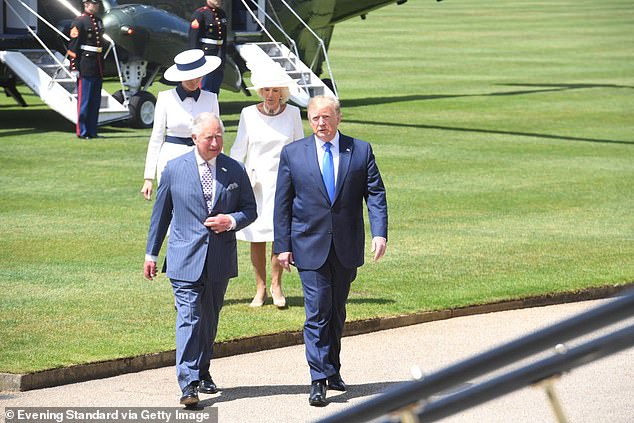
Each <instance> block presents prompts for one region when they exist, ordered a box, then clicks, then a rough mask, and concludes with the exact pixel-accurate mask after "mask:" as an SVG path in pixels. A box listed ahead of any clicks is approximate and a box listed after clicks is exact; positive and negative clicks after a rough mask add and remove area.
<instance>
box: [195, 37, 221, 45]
mask: <svg viewBox="0 0 634 423" xmlns="http://www.w3.org/2000/svg"><path fill="white" fill-rule="evenodd" d="M200 42H201V43H203V44H215V45H217V46H221V45H222V40H212V39H211V38H201V39H200Z"/></svg>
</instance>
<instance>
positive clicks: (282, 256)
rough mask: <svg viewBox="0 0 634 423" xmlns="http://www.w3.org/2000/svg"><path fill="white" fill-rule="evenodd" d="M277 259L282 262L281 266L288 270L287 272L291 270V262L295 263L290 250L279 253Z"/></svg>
mask: <svg viewBox="0 0 634 423" xmlns="http://www.w3.org/2000/svg"><path fill="white" fill-rule="evenodd" d="M277 261H278V262H279V263H280V266H282V269H284V270H286V271H287V272H290V271H291V264H295V262H294V261H293V253H291V252H290V251H289V252H285V253H279V254H278V255H277Z"/></svg>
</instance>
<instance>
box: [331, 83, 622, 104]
mask: <svg viewBox="0 0 634 423" xmlns="http://www.w3.org/2000/svg"><path fill="white" fill-rule="evenodd" d="M497 85H498V86H501V87H532V88H533V89H524V90H516V91H501V92H492V93H484V94H429V95H422V94H418V95H404V96H397V97H373V98H358V99H351V100H342V101H341V105H342V107H344V108H348V107H363V106H375V105H380V104H389V103H403V102H408V101H420V100H439V99H445V98H467V97H503V96H512V95H526V94H541V93H548V92H558V91H568V90H579V89H591V88H625V89H634V87H632V86H629V85H615V84H524V83H509V84H497Z"/></svg>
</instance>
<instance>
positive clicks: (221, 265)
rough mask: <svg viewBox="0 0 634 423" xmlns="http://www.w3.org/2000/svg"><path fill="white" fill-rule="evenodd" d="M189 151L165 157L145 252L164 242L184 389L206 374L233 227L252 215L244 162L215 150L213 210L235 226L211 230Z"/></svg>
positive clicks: (230, 270) (232, 265)
mask: <svg viewBox="0 0 634 423" xmlns="http://www.w3.org/2000/svg"><path fill="white" fill-rule="evenodd" d="M197 166H198V165H197V163H196V156H195V153H194V152H193V151H192V152H190V153H187V154H185V155H183V156H180V157H178V158H176V159H174V160H171V161H170V162H168V164H167V166H166V167H165V170H164V171H163V174H162V176H161V183H160V185H159V187H158V191H157V194H156V203H155V204H154V209H153V210H152V217H151V220H150V230H149V234H148V241H147V246H146V253H147V254H149V255H153V256H157V255H158V253H159V251H160V249H161V245H162V244H163V241H164V239H165V236H166V235H167V231H168V228H170V224H171V229H170V236H169V238H168V242H167V254H166V260H167V276H168V277H169V278H170V281H171V283H172V287H173V289H174V296H175V297H176V307H177V310H178V316H177V321H176V371H177V376H178V382H179V385H180V387H181V389H182V388H184V387H185V386H186V385H188V384H189V383H191V382H193V381H198V380H201V379H207V378H209V377H210V374H209V363H210V360H211V356H212V352H213V342H214V339H215V336H216V329H217V327H218V316H219V314H220V309H221V308H222V302H223V299H224V294H225V290H226V288H227V283H228V280H229V279H230V278H233V277H236V276H237V275H238V258H237V250H236V238H235V230H240V229H242V228H244V227H246V226H247V225H249V224H250V223H251V222H253V221H254V220H255V219H256V217H257V211H256V203H255V198H254V196H253V190H252V189H251V184H250V182H249V178H248V176H247V173H246V171H245V170H244V166H243V165H241V164H240V163H239V162H237V161H235V160H233V159H231V158H230V157H227V156H225V155H224V154H219V155H218V156H217V158H216V194H215V197H214V203H213V204H214V206H213V207H214V212H215V213H219V214H220V213H221V214H229V215H231V216H233V218H234V219H235V221H236V227H235V230H232V231H227V232H221V233H215V232H213V231H210V230H209V229H208V228H207V227H206V226H204V225H203V222H204V221H205V219H206V218H207V216H208V212H207V205H206V203H205V199H204V195H203V190H202V185H201V182H200V175H199V173H198V167H197Z"/></svg>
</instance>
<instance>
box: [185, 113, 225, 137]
mask: <svg viewBox="0 0 634 423" xmlns="http://www.w3.org/2000/svg"><path fill="white" fill-rule="evenodd" d="M212 121H216V122H218V125H220V129H221V130H222V134H223V135H224V133H225V125H224V124H223V123H222V120H221V119H220V117H219V116H218V115H217V114H215V113H211V112H202V113H200V114H199V115H198V116H196V117H195V118H194V123H193V124H192V135H200V133H201V132H202V130H203V126H204V125H205V124H207V123H210V122H212Z"/></svg>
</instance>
